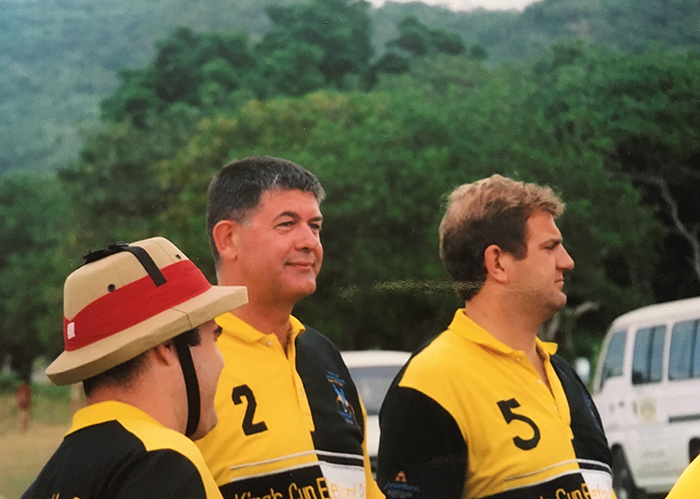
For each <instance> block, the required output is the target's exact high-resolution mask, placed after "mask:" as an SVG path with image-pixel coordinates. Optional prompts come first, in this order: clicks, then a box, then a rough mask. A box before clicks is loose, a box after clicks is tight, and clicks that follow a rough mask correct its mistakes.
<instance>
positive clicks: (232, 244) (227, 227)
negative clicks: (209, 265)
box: [212, 220, 238, 260]
mask: <svg viewBox="0 0 700 499" xmlns="http://www.w3.org/2000/svg"><path fill="white" fill-rule="evenodd" d="M237 229H238V224H237V223H236V222H233V221H231V220H221V221H219V222H218V223H217V224H216V225H215V226H214V229H213V230H212V238H213V239H214V244H215V245H216V250H217V251H218V252H219V255H220V257H221V259H223V260H235V259H236V256H237V255H238V251H237V248H236V240H235V235H236V231H237Z"/></svg>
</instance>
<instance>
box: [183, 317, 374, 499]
mask: <svg viewBox="0 0 700 499" xmlns="http://www.w3.org/2000/svg"><path fill="white" fill-rule="evenodd" d="M290 322H291V327H292V336H291V340H290V345H289V348H288V352H287V354H285V352H284V350H283V348H282V345H281V344H280V343H279V341H278V339H277V337H276V336H275V335H274V334H264V333H262V332H260V331H258V330H256V329H254V328H253V327H251V326H250V325H248V324H247V323H245V322H244V321H242V320H240V319H239V318H237V317H236V316H234V315H233V314H231V313H227V314H224V315H222V316H220V317H219V318H217V323H218V324H219V325H220V326H221V328H222V330H223V332H222V334H221V336H220V337H219V340H218V342H217V344H218V346H219V349H220V350H221V352H222V353H223V355H224V360H225V367H224V370H223V372H222V374H221V378H220V379H219V385H218V388H217V394H216V409H217V413H218V415H219V423H218V424H217V426H216V427H215V428H214V430H213V431H212V432H211V433H209V434H208V435H207V436H206V437H204V438H203V439H201V440H199V441H197V445H198V446H199V448H200V449H201V450H202V453H203V454H204V458H205V460H206V462H207V465H208V466H209V469H210V470H211V471H212V473H213V475H214V478H215V479H216V482H217V484H218V485H219V488H220V489H221V492H222V494H223V496H224V497H225V498H226V499H256V498H260V499H331V498H332V499H341V498H342V499H363V498H371V499H374V498H378V497H383V495H382V494H381V492H380V491H379V488H378V487H377V484H376V483H375V482H374V480H373V479H372V475H371V471H370V467H369V459H368V457H367V452H366V450H365V442H364V439H365V414H364V408H363V407H362V404H361V403H360V399H359V396H358V394H357V390H356V388H355V385H354V384H353V382H352V379H351V378H350V373H349V372H348V369H347V367H346V366H345V363H344V362H343V360H342V358H341V356H340V353H339V352H338V350H337V348H336V347H335V346H334V345H333V343H332V342H331V341H330V340H328V339H327V338H326V337H325V336H323V335H322V334H321V333H319V332H318V331H315V330H313V329H311V328H305V327H304V326H303V325H302V324H301V323H300V322H299V321H298V320H296V319H295V318H294V317H290Z"/></svg>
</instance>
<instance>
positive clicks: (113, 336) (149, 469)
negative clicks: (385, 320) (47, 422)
mask: <svg viewBox="0 0 700 499" xmlns="http://www.w3.org/2000/svg"><path fill="white" fill-rule="evenodd" d="M84 258H85V264H84V265H83V266H82V267H81V268H79V269H78V270H76V271H75V272H73V273H72V274H71V275H70V276H69V277H68V279H67V280H66V283H65V289H64V319H63V337H64V342H65V351H64V352H63V353H62V354H61V355H60V356H59V357H58V358H57V359H56V360H55V361H54V362H53V363H52V364H51V365H50V366H49V367H48V369H47V370H46V374H47V375H48V377H49V379H50V380H51V381H52V382H53V383H55V384H57V385H67V384H71V383H78V382H82V383H83V388H84V390H85V395H86V401H87V405H86V407H85V408H83V409H81V410H79V411H78V412H77V413H76V414H75V416H74V418H73V424H72V426H71V428H70V430H69V432H68V433H67V434H66V436H65V437H64V440H63V442H62V443H61V446H60V447H59V448H58V450H57V451H56V453H55V454H54V455H53V456H52V457H51V459H50V460H49V462H48V463H47V464H46V466H45V467H44V469H43V470H42V471H41V473H40V474H39V477H38V478H37V480H36V481H35V482H34V483H33V484H32V485H31V487H30V488H29V490H27V492H25V494H24V496H23V498H27V499H33V498H36V499H47V498H61V499H63V498H68V499H73V498H79V499H94V498H106V497H109V498H129V499H133V498H140V497H143V498H152V497H159V498H166V497H173V498H175V497H177V498H182V497H187V498H218V499H220V498H221V495H220V493H219V490H218V488H217V486H216V483H215V482H214V480H213V478H212V476H211V474H210V473H209V471H208V470H207V468H206V465H205V464H204V460H203V458H202V455H201V453H200V452H199V450H198V449H197V447H196V446H195V445H194V443H193V442H192V440H190V438H191V439H196V438H201V437H202V436H204V435H205V434H207V433H208V432H209V431H210V430H211V429H212V428H213V427H214V425H216V422H217V416H216V411H215V410H214V393H215V390H216V384H217V381H218V378H219V374H220V372H221V369H222V368H223V358H222V356H221V353H220V352H219V350H218V349H217V346H216V344H215V341H216V339H217V337H218V336H219V334H220V328H219V327H218V326H217V325H216V323H215V322H214V320H213V319H214V318H215V317H217V316H218V315H220V314H222V313H224V312H226V311H229V310H232V309H234V308H236V307H239V306H241V305H243V304H244V303H246V301H247V294H246V289H245V287H242V286H212V285H211V284H209V282H208V281H207V279H206V278H205V277H204V275H203V274H202V273H201V272H200V271H199V269H198V268H197V267H196V266H195V265H194V264H193V263H192V262H191V261H190V260H189V259H188V258H187V257H186V256H185V255H184V253H182V252H181V251H180V250H179V249H178V248H176V247H175V246H174V245H173V244H172V243H171V242H169V241H168V240H166V239H163V238H160V237H157V238H152V239H146V240H143V241H139V242H136V243H132V244H130V245H128V244H125V243H117V244H113V245H111V246H109V247H108V248H105V249H102V250H99V251H96V252H90V253H88V254H87V255H85V257H84ZM187 437H190V438H187Z"/></svg>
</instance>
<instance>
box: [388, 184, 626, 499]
mask: <svg viewBox="0 0 700 499" xmlns="http://www.w3.org/2000/svg"><path fill="white" fill-rule="evenodd" d="M563 210H564V205H563V203H562V202H561V200H560V199H559V198H558V197H557V196H556V195H555V194H554V193H553V192H552V190H551V189H549V188H547V187H542V186H538V185H535V184H531V183H524V182H517V181H514V180H511V179H508V178H504V177H502V176H500V175H494V176H492V177H489V178H486V179H483V180H480V181H478V182H474V183H471V184H464V185H462V186H460V187H458V188H457V189H456V190H455V191H454V192H453V193H452V194H451V195H450V198H449V202H448V206H447V211H446V213H445V216H444V218H443V220H442V223H441V225H440V257H441V259H442V261H443V263H444V265H445V268H446V269H447V271H448V273H449V274H450V276H451V277H452V279H453V280H454V282H455V288H456V290H457V293H458V295H459V296H460V298H461V299H462V300H464V304H465V305H464V308H461V309H459V310H457V312H456V313H455V315H454V319H453V320H452V323H451V324H450V325H449V327H448V328H447V330H446V331H444V332H443V333H441V334H440V335H438V336H437V337H436V338H435V339H434V340H432V341H431V342H430V343H429V344H428V345H426V346H425V347H423V348H422V349H421V350H419V351H418V352H417V353H415V354H414V355H413V357H412V358H411V359H410V360H409V361H408V363H407V364H406V366H404V368H403V370H402V371H401V372H400V373H399V375H398V376H397V378H396V379H395V380H394V383H393V384H392V386H391V388H390V389H389V392H388V394H387V396H386V399H385V400H384V404H383V406H382V409H381V413H380V426H381V436H380V443H379V464H378V472H377V480H378V482H379V485H380V487H381V488H382V490H383V491H384V492H385V493H386V495H387V497H389V498H402V499H403V498H411V499H421V498H427V499H437V498H439V499H467V498H469V499H471V498H490V499H543V498H548V499H554V498H564V497H566V498H567V499H574V498H577V499H589V498H594V497H595V498H597V497H600V498H602V497H614V494H613V492H612V473H611V464H612V456H611V453H610V449H609V448H608V443H607V440H606V438H605V434H604V433H603V428H602V425H601V422H600V418H599V416H598V412H597V410H596V408H595V406H594V404H593V401H592V399H591V397H590V395H589V393H588V391H587V389H586V387H585V385H584V384H583V382H582V381H581V380H580V379H579V377H578V376H577V375H576V372H575V371H574V370H573V369H572V368H571V366H569V365H568V364H567V363H566V362H565V361H564V360H563V359H562V358H561V357H559V356H557V355H555V352H556V344H553V343H545V342H543V341H540V340H539V339H538V338H537V332H538V330H539V328H540V326H541V325H542V323H543V322H545V321H546V320H547V319H549V318H550V317H552V315H553V314H554V313H555V312H556V311H557V310H559V309H561V308H562V307H564V306H565V305H566V300H567V298H566V295H565V294H564V292H563V290H562V288H563V286H564V273H565V272H567V271H569V270H571V269H572V268H573V267H574V262H573V260H572V259H571V257H570V256H569V254H568V253H567V251H566V250H565V249H564V246H563V244H562V236H561V233H560V232H559V229H558V228H557V226H556V224H555V222H554V220H555V218H556V217H558V216H559V215H560V214H561V213H562V211H563Z"/></svg>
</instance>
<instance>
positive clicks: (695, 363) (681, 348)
mask: <svg viewBox="0 0 700 499" xmlns="http://www.w3.org/2000/svg"><path fill="white" fill-rule="evenodd" d="M699 322H700V321H697V320H695V321H684V322H679V323H677V324H676V325H674V326H673V330H672V331H671V351H670V352H669V361H668V379H688V378H697V377H700V342H698V341H697V336H698V323H699Z"/></svg>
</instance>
